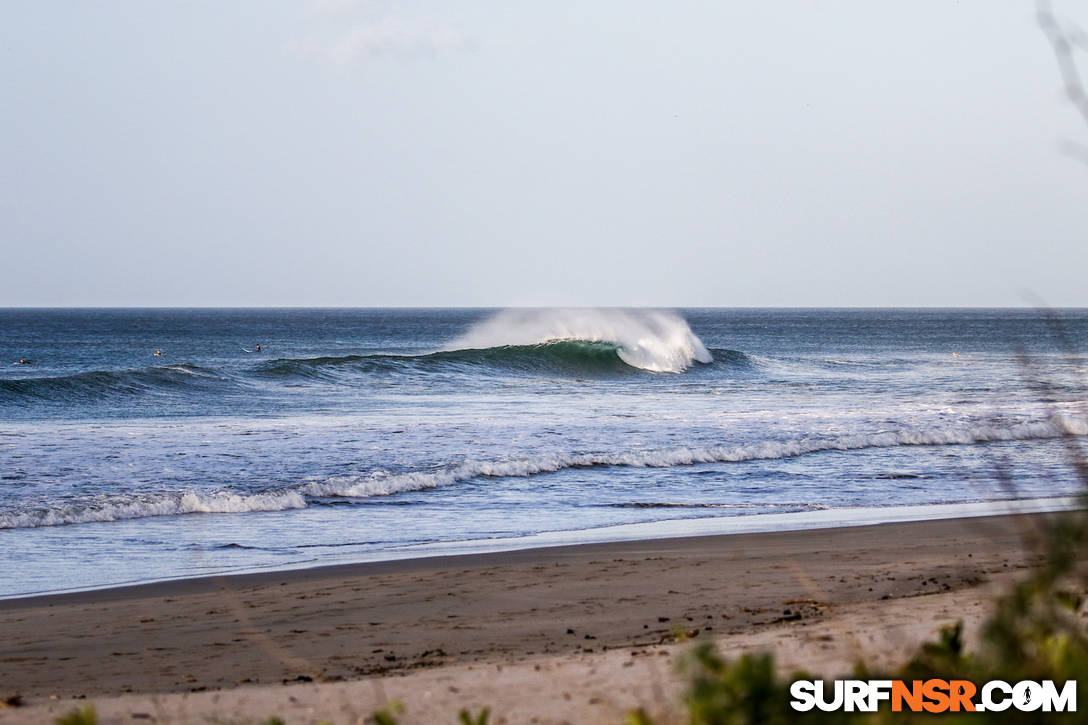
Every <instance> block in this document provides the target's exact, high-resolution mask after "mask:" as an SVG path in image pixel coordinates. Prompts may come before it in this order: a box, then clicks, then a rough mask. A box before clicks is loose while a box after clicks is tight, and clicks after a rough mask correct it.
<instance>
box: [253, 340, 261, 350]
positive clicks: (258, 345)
mask: <svg viewBox="0 0 1088 725" xmlns="http://www.w3.org/2000/svg"><path fill="white" fill-rule="evenodd" d="M260 351H261V343H259V342H258V343H257V344H256V345H254V346H253V352H260Z"/></svg>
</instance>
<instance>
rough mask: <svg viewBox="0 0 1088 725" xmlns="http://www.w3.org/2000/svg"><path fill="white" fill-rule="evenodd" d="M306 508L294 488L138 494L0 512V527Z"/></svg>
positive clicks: (29, 526) (32, 526)
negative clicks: (288, 489) (112, 498)
mask: <svg viewBox="0 0 1088 725" xmlns="http://www.w3.org/2000/svg"><path fill="white" fill-rule="evenodd" d="M300 508H306V500H305V499H304V498H303V497H302V495H301V494H299V493H298V492H297V491H282V492H276V493H257V494H249V495H243V494H233V493H224V492H219V493H209V494H200V493H181V494H163V495H159V496H142V497H139V498H137V499H136V500H132V499H129V500H114V501H95V502H92V503H86V504H69V505H66V506H59V507H57V508H51V509H36V510H31V511H23V512H13V513H0V529H17V528H34V527H38V526H59V525H62V524H89V523H95V522H105V521H123V520H125V519H141V518H147V517H151V516H178V515H181V514H239V513H249V512H251V511H285V510H287V509H300Z"/></svg>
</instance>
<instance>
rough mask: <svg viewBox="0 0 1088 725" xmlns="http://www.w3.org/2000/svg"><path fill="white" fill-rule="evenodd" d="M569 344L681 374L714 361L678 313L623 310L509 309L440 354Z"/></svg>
mask: <svg viewBox="0 0 1088 725" xmlns="http://www.w3.org/2000/svg"><path fill="white" fill-rule="evenodd" d="M564 342H581V343H603V344H606V345H613V346H615V351H616V355H618V356H619V358H620V359H621V360H622V361H623V362H625V363H626V364H627V365H630V366H631V367H635V368H639V369H641V370H649V371H651V372H669V373H679V372H683V371H684V370H687V369H688V368H690V367H691V366H692V365H693V364H694V363H696V362H701V363H711V362H713V361H714V357H713V356H712V355H711V354H710V351H708V350H707V349H706V346H704V345H703V342H702V340H700V339H699V338H698V337H697V336H696V335H695V333H694V332H692V331H691V328H690V327H689V326H688V323H687V322H686V321H685V320H684V318H682V317H681V316H680V315H678V314H676V313H674V312H665V311H658V310H621V309H576V308H569V309H533V310H504V311H503V312H499V313H498V314H496V315H494V316H493V317H490V318H488V319H487V320H484V321H482V322H479V323H477V324H476V325H474V326H473V327H472V328H471V329H469V330H468V332H466V333H465V334H464V335H462V336H461V337H459V338H457V339H456V340H453V341H452V342H450V343H449V344H448V345H446V346H445V348H443V350H441V351H440V352H442V353H452V352H457V351H468V350H491V349H493V348H519V347H520V348H526V347H533V346H540V345H552V344H555V343H564Z"/></svg>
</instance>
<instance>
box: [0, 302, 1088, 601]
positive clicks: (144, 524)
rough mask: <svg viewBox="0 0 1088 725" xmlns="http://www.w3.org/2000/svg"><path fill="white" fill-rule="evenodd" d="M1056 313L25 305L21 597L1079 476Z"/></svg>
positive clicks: (6, 328)
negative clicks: (1069, 451)
mask: <svg viewBox="0 0 1088 725" xmlns="http://www.w3.org/2000/svg"><path fill="white" fill-rule="evenodd" d="M1053 316H1054V317H1055V318H1056V319H1057V320H1058V321H1059V322H1060V324H1059V325H1058V326H1057V327H1056V326H1055V325H1054V324H1053V320H1051V319H1050V313H1042V312H1037V311H1033V310H833V309H817V310H780V309H774V310H756V309H740V310H734V309H692V310H676V311H650V310H617V309H600V310H509V311H495V310H450V309H440V310H416V309H412V310H392V309H381V310H356V309H350V310H349V309H331V310H312V309H307V310H300V309H255V310H241V309H230V310H214V309H196V310H154V309H149V310H100V309H86V310H0V596H4V595H13V594H21V593H28V592H40V591H54V590H60V589H65V588H73V587H87V586H104V585H109V584H117V583H122V582H137V581H149V580H154V579H161V578H167V577H177V576H195V575H200V574H206V573H210V572H224V571H237V570H244V569H253V568H260V567H272V568H275V567H284V566H298V565H305V564H315V565H316V564H321V563H326V562H328V563H331V562H334V561H350V560H363V559H367V558H380V557H382V556H385V555H389V554H390V553H395V552H397V551H398V550H401V549H403V547H406V546H414V545H419V544H427V543H432V542H450V541H464V540H474V539H495V538H502V537H514V536H521V535H526V534H532V533H538V532H548V531H564V530H581V529H593V528H597V527H603V526H608V525H612V524H621V523H632V522H644V521H659V520H665V519H681V518H689V517H708V516H759V515H761V514H767V513H783V512H791V511H811V510H817V509H825V508H837V507H854V506H862V507H882V506H890V505H909V504H928V503H950V502H966V501H988V500H997V499H1005V498H1010V497H1023V498H1035V497H1046V496H1059V495H1067V494H1069V493H1072V492H1075V491H1077V479H1076V477H1075V475H1074V474H1073V472H1072V470H1071V469H1070V468H1069V467H1068V465H1067V459H1066V447H1067V443H1068V441H1067V439H1066V438H1065V437H1063V434H1064V433H1074V434H1076V435H1078V436H1080V435H1084V434H1085V433H1086V432H1088V428H1086V427H1085V422H1084V417H1083V415H1082V412H1081V408H1080V407H1079V406H1080V405H1081V403H1082V401H1083V400H1084V398H1085V395H1084V394H1085V379H1086V378H1085V372H1086V371H1085V370H1084V369H1083V367H1082V363H1081V362H1078V360H1077V355H1078V354H1082V353H1084V352H1085V348H1086V347H1088V311H1085V310H1060V311H1057V312H1055V313H1053ZM1056 333H1060V334H1056ZM257 345H260V349H259V351H258V350H257ZM156 351H160V352H161V354H159V355H156V354H155V353H156ZM19 360H25V361H27V364H14V363H16V362H17V361H19ZM1039 380H1043V381H1045V383H1046V385H1045V386H1040V385H1038V384H1036V383H1037V382H1038V381H1039ZM999 471H1006V472H1010V473H1011V474H1012V477H1013V480H1014V482H1015V486H1014V487H1013V488H1010V487H1009V486H1008V485H1007V481H1006V480H1005V478H1004V475H998V472H999Z"/></svg>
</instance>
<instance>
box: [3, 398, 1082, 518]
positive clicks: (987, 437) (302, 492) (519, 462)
mask: <svg viewBox="0 0 1088 725" xmlns="http://www.w3.org/2000/svg"><path fill="white" fill-rule="evenodd" d="M1069 435H1072V436H1086V435H1088V423H1086V422H1084V421H1081V420H1075V419H1071V418H1067V417H1061V416H1057V417H1054V418H1053V419H1052V420H1050V421H1039V422H1032V423H1022V424H1019V425H1012V426H975V427H961V428H948V429H930V430H899V431H883V432H878V433H871V434H856V435H844V436H834V437H811V438H796V439H790V440H767V441H760V442H756V443H749V444H744V445H736V446H710V447H691V448H683V447H681V448H671V449H664V450H648V451H627V452H612V453H609V452H605V453H580V454H563V453H544V454H540V455H537V456H533V457H530V458H522V459H515V460H508V461H467V462H465V463H462V464H460V465H456V466H451V467H447V468H443V469H441V470H430V471H409V472H404V473H387V472H383V471H378V472H372V473H368V474H365V475H360V476H339V477H333V478H329V479H326V480H324V481H313V482H309V483H305V484H301V485H299V486H295V487H293V488H289V489H283V490H279V491H269V492H265V493H256V494H249V495H242V494H233V493H226V492H218V493H210V494H197V493H184V494H173V495H161V496H145V497H140V498H137V499H135V500H116V501H107V502H99V501H95V502H91V503H87V504H83V505H80V504H70V505H66V506H60V507H57V508H50V509H36V510H30V511H22V512H10V513H0V529H9V528H26V527H37V526H56V525H61V524H79V523H90V522H99V521H118V520H122V519H135V518H143V517H150V516H176V515H181V514H194V513H248V512H252V511H283V510H287V509H299V508H305V507H306V506H307V505H309V504H310V503H315V502H317V501H315V500H314V499H318V500H319V499H322V498H327V499H336V498H369V497H374V496H388V495H392V494H397V493H405V492H410V491H424V490H428V489H433V488H438V487H441V486H449V485H453V484H456V483H459V482H463V481H470V480H473V479H479V478H506V477H515V476H516V477H528V476H535V475H539V474H547V473H554V472H557V471H561V470H565V469H571V468H597V467H609V466H613V467H631V468H670V467H675V466H692V465H697V464H705V463H733V462H742V461H754V460H772V459H780V458H795V457H798V456H803V455H808V454H812V453H820V452H824V451H853V450H864V449H871V448H891V447H895V446H943V445H968V444H974V443H993V442H1000V441H1022V440H1046V439H1053V438H1060V437H1063V436H1069Z"/></svg>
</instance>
